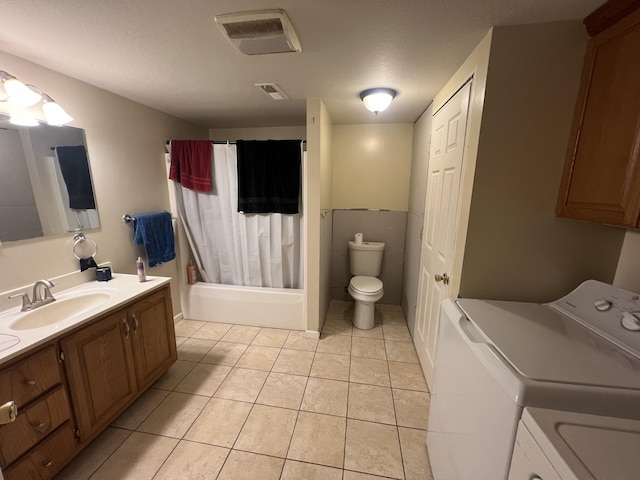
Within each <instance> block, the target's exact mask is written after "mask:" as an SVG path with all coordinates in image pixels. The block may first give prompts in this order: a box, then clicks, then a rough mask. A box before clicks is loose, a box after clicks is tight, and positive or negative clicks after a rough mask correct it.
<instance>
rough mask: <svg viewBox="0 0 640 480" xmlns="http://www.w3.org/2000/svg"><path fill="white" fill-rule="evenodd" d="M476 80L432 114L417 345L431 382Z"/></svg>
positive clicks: (419, 286)
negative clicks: (470, 94)
mask: <svg viewBox="0 0 640 480" xmlns="http://www.w3.org/2000/svg"><path fill="white" fill-rule="evenodd" d="M470 91H471V82H469V83H467V84H466V85H465V86H464V87H462V89H460V90H459V91H458V92H457V93H456V94H455V95H454V96H453V97H451V98H450V99H449V101H448V102H447V103H446V104H445V105H444V106H443V107H442V108H441V109H440V110H438V112H437V113H436V114H435V115H434V116H433V123H432V127H431V148H430V150H431V151H430V155H429V171H428V174H427V196H426V201H425V209H424V227H423V233H422V242H421V249H420V274H419V280H418V310H417V313H416V329H415V334H414V343H415V345H416V350H417V351H418V356H419V357H420V363H421V364H422V370H423V371H424V374H425V377H426V379H427V383H428V384H429V385H431V384H432V378H433V363H434V360H435V358H436V352H435V347H436V338H437V328H438V317H439V315H440V302H442V300H444V299H445V298H447V297H448V295H449V275H450V271H451V263H452V256H453V247H454V241H455V237H456V228H455V227H456V210H457V205H458V192H459V190H460V171H461V169H462V157H463V153H464V138H465V132H466V129H467V113H468V110H469V93H470Z"/></svg>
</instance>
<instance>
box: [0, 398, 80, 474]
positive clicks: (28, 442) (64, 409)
mask: <svg viewBox="0 0 640 480" xmlns="http://www.w3.org/2000/svg"><path fill="white" fill-rule="evenodd" d="M69 418H71V413H70V411H69V402H68V400H67V394H66V393H65V391H64V388H63V387H62V386H60V387H58V388H57V389H56V390H54V391H53V392H51V393H50V394H48V395H47V396H45V397H44V398H41V399H40V400H38V401H37V402H35V403H33V404H32V405H30V406H29V407H28V408H26V409H24V410H22V411H18V418H16V421H15V422H13V423H9V424H7V425H3V426H2V427H0V454H1V455H2V464H3V465H9V464H10V463H11V462H13V461H14V460H16V459H17V458H18V457H20V455H22V454H23V453H25V452H26V451H27V450H29V449H30V448H31V447H33V446H34V445H35V444H36V443H38V442H39V441H40V440H42V439H43V438H45V437H46V436H47V435H49V433H51V432H53V431H54V430H55V429H56V428H58V427H59V426H60V425H62V424H63V423H64V422H65V421H67V420H69Z"/></svg>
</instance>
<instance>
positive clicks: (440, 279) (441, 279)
mask: <svg viewBox="0 0 640 480" xmlns="http://www.w3.org/2000/svg"><path fill="white" fill-rule="evenodd" d="M435 279H436V282H442V283H444V284H445V285H449V275H447V274H446V273H443V274H442V275H440V274H439V273H436V276H435Z"/></svg>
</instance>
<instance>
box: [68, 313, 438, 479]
mask: <svg viewBox="0 0 640 480" xmlns="http://www.w3.org/2000/svg"><path fill="white" fill-rule="evenodd" d="M352 308H353V306H352V304H351V303H349V302H341V301H333V302H332V303H331V306H330V309H329V312H328V314H327V318H326V320H325V323H324V327H323V332H322V335H321V337H320V340H312V339H309V338H307V337H306V336H305V335H304V333H302V332H297V331H289V330H278V329H271V328H258V327H248V326H241V325H228V324H221V323H210V322H199V321H192V320H181V321H180V322H178V323H177V324H176V335H177V336H178V338H177V344H178V361H177V363H176V364H175V365H174V366H173V367H172V368H171V369H170V370H169V372H167V373H166V374H165V375H164V376H163V377H162V378H161V379H160V380H158V382H156V384H155V385H154V386H153V388H151V389H150V390H148V391H147V392H146V393H145V394H144V395H143V396H142V397H141V398H140V399H139V400H138V401H137V402H136V403H135V404H133V405H132V406H131V407H130V408H129V409H128V410H127V411H125V412H124V413H123V414H122V415H121V416H120V417H119V418H118V419H117V420H116V421H115V422H113V424H112V425H111V427H109V428H108V429H107V430H106V431H105V432H104V433H103V434H102V435H101V436H100V437H98V439H96V441H95V442H93V443H92V444H91V445H90V446H89V447H88V448H87V449H86V450H85V451H84V452H83V453H82V454H81V455H80V456H78V457H77V458H76V459H75V460H74V461H73V462H72V463H71V464H70V465H69V466H68V467H67V468H65V469H64V470H63V471H62V472H61V473H60V474H59V475H58V476H57V477H56V478H59V479H69V480H71V479H72V480H84V479H91V480H98V479H110V480H112V479H119V480H122V479H131V480H134V479H135V480H146V479H149V480H151V479H153V480H165V479H167V480H168V479H180V480H195V479H211V480H215V479H217V480H227V479H233V480H242V479H250V480H257V479H259V480H271V479H274V480H277V479H280V480H314V479H318V480H320V479H322V480H334V479H335V480H374V479H380V478H392V479H407V480H413V479H421V480H429V479H432V476H431V469H430V465H429V459H428V456H427V450H426V447H425V435H426V428H427V414H428V410H429V393H428V389H427V385H426V383H425V380H424V377H423V375H422V371H421V369H420V366H419V364H418V357H417V356H416V352H415V349H414V347H413V343H411V337H410V336H409V331H408V329H407V326H406V322H405V319H404V316H403V314H402V310H401V309H400V307H398V306H392V305H379V306H378V310H377V311H376V319H377V321H378V323H376V326H375V327H374V328H373V329H371V330H358V329H356V328H353V327H352V325H351V320H350V319H351V315H352V311H353V310H352Z"/></svg>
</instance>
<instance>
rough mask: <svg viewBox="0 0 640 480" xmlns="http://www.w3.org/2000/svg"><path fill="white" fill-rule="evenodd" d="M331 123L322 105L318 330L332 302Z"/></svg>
mask: <svg viewBox="0 0 640 480" xmlns="http://www.w3.org/2000/svg"><path fill="white" fill-rule="evenodd" d="M332 192H333V120H332V119H331V116H330V115H329V112H327V109H326V108H325V106H324V104H321V110H320V299H319V302H320V304H319V308H320V312H319V315H320V317H319V320H318V321H319V325H320V330H321V329H322V324H323V323H324V317H325V316H326V314H327V311H328V310H329V304H330V303H331V260H332V257H333V211H332V208H333V201H332Z"/></svg>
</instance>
